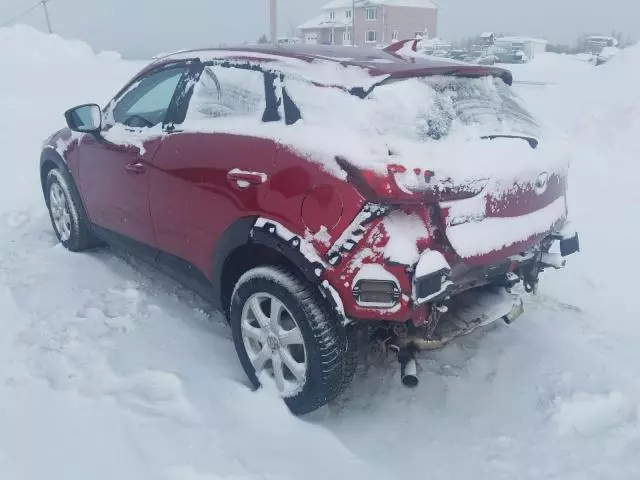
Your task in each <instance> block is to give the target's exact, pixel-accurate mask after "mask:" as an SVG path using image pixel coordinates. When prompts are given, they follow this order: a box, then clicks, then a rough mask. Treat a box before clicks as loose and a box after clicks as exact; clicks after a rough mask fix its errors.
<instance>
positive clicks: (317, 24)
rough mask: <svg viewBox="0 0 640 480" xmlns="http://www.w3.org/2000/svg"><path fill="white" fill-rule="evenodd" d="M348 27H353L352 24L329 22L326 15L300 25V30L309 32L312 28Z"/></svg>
mask: <svg viewBox="0 0 640 480" xmlns="http://www.w3.org/2000/svg"><path fill="white" fill-rule="evenodd" d="M347 26H351V22H349V23H345V22H338V21H336V20H327V16H326V15H325V14H322V15H318V16H317V17H315V18H313V19H311V20H309V21H308V22H305V23H303V24H302V25H299V26H298V28H299V29H300V30H308V29H311V28H344V27H347Z"/></svg>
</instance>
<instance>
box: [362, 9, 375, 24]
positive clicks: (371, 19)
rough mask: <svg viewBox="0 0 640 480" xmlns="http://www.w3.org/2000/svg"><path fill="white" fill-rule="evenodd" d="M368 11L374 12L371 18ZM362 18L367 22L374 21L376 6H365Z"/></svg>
mask: <svg viewBox="0 0 640 480" xmlns="http://www.w3.org/2000/svg"><path fill="white" fill-rule="evenodd" d="M369 12H374V15H373V18H369ZM364 18H365V20H366V21H367V22H376V21H377V20H378V7H367V8H366V10H365V12H364Z"/></svg>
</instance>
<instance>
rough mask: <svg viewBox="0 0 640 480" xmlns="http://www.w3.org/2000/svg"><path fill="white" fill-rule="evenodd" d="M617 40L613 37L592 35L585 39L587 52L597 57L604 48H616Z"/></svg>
mask: <svg viewBox="0 0 640 480" xmlns="http://www.w3.org/2000/svg"><path fill="white" fill-rule="evenodd" d="M617 46H618V40H617V39H615V38H614V37H602V36H599V35H592V36H590V37H587V52H589V53H591V54H593V55H599V54H600V53H602V50H604V49H605V48H606V47H617Z"/></svg>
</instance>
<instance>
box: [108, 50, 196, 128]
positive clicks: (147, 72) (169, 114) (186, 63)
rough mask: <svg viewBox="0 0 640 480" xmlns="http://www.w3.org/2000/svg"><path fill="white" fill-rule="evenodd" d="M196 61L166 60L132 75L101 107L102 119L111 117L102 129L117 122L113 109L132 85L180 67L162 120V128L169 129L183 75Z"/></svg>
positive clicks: (176, 106)
mask: <svg viewBox="0 0 640 480" xmlns="http://www.w3.org/2000/svg"><path fill="white" fill-rule="evenodd" d="M197 63H199V62H198V61H197V60H177V61H174V62H168V63H165V64H163V65H159V66H157V67H155V68H151V69H150V70H145V71H143V72H142V73H140V74H138V75H136V76H135V77H133V78H132V79H131V80H130V81H129V82H128V83H127V84H125V86H124V87H123V88H121V89H120V91H118V93H116V95H115V96H114V97H113V98H112V99H111V100H110V101H109V102H108V103H107V105H106V106H105V107H104V108H103V119H104V118H105V117H106V118H110V119H113V122H108V123H104V124H103V127H102V130H106V129H109V128H112V127H113V126H115V125H116V124H118V122H116V121H115V119H114V118H113V111H114V110H115V108H116V107H117V106H118V104H119V103H120V102H121V101H122V100H123V98H124V97H125V96H126V95H127V94H128V93H130V92H131V91H133V90H134V89H135V88H136V87H134V85H135V84H136V83H140V82H141V81H143V80H144V79H145V78H148V77H150V76H152V75H156V74H157V73H159V72H162V71H164V70H172V69H178V68H182V70H183V71H182V75H181V76H180V79H179V80H178V83H177V85H176V88H175V89H174V91H173V95H172V97H171V101H170V102H169V106H168V107H167V112H166V113H165V118H164V119H163V121H162V129H163V130H164V131H169V130H170V129H171V127H170V126H171V125H172V124H174V123H175V117H176V113H177V111H178V106H179V105H178V104H177V100H178V99H179V93H180V94H181V93H182V91H183V90H184V87H185V86H186V85H185V77H187V74H188V73H192V69H193V65H194V64H197ZM120 125H124V124H122V123H120ZM127 128H131V129H132V130H136V129H135V128H133V127H127ZM141 128H145V127H141Z"/></svg>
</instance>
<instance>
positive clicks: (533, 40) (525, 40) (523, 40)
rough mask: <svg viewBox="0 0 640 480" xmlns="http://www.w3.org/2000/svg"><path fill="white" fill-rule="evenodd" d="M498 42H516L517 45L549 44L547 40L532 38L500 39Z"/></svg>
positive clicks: (497, 39)
mask: <svg viewBox="0 0 640 480" xmlns="http://www.w3.org/2000/svg"><path fill="white" fill-rule="evenodd" d="M496 42H516V43H549V42H548V41H547V40H543V39H541V38H532V37H500V38H496Z"/></svg>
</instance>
